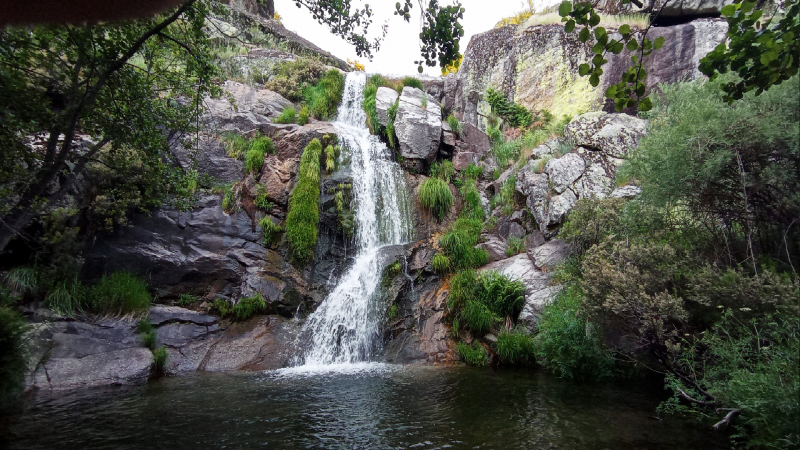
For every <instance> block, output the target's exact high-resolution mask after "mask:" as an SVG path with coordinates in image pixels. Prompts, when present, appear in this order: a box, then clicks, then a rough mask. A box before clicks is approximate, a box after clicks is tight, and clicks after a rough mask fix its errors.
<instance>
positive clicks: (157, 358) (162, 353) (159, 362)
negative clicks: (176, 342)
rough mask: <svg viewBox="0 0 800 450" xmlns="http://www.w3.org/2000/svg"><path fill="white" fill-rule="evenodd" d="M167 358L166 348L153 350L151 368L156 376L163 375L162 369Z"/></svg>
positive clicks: (165, 364)
mask: <svg viewBox="0 0 800 450" xmlns="http://www.w3.org/2000/svg"><path fill="white" fill-rule="evenodd" d="M168 356H169V355H168V353H167V348H166V347H164V346H161V347H158V348H157V349H155V350H153V367H154V371H155V373H156V374H162V373H164V368H165V367H166V366H167V357H168Z"/></svg>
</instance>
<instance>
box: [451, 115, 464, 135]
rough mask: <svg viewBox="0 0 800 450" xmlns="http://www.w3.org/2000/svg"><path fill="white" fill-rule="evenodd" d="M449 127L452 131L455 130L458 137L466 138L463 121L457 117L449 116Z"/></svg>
mask: <svg viewBox="0 0 800 450" xmlns="http://www.w3.org/2000/svg"><path fill="white" fill-rule="evenodd" d="M447 125H449V126H450V129H451V130H453V133H455V134H456V135H457V136H458V137H462V136H464V127H463V126H462V125H461V121H460V120H458V118H456V116H454V115H452V114H450V115H449V116H447Z"/></svg>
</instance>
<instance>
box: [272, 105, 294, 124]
mask: <svg viewBox="0 0 800 450" xmlns="http://www.w3.org/2000/svg"><path fill="white" fill-rule="evenodd" d="M295 122H297V110H296V109H295V108H294V106H287V107H286V108H284V109H283V111H281V114H280V115H279V116H278V117H276V118H275V123H295Z"/></svg>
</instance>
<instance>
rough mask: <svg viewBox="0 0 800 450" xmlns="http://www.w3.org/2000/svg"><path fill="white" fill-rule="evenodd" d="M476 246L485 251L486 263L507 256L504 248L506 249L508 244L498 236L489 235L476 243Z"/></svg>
mask: <svg viewBox="0 0 800 450" xmlns="http://www.w3.org/2000/svg"><path fill="white" fill-rule="evenodd" d="M477 247H478V248H480V249H482V250H485V251H486V254H487V258H486V262H487V263H492V262H495V261H500V260H501V259H505V258H506V257H507V256H506V249H508V245H507V244H506V243H505V241H503V240H502V239H500V238H499V237H498V236H494V235H492V236H489V237H488V238H487V239H486V241H485V242H481V243H480V244H478V245H477Z"/></svg>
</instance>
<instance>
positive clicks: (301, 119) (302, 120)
mask: <svg viewBox="0 0 800 450" xmlns="http://www.w3.org/2000/svg"><path fill="white" fill-rule="evenodd" d="M310 115H311V111H309V110H308V106H303V107H302V108H300V113H299V114H298V115H297V124H298V125H306V124H308V117H309V116H310Z"/></svg>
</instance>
